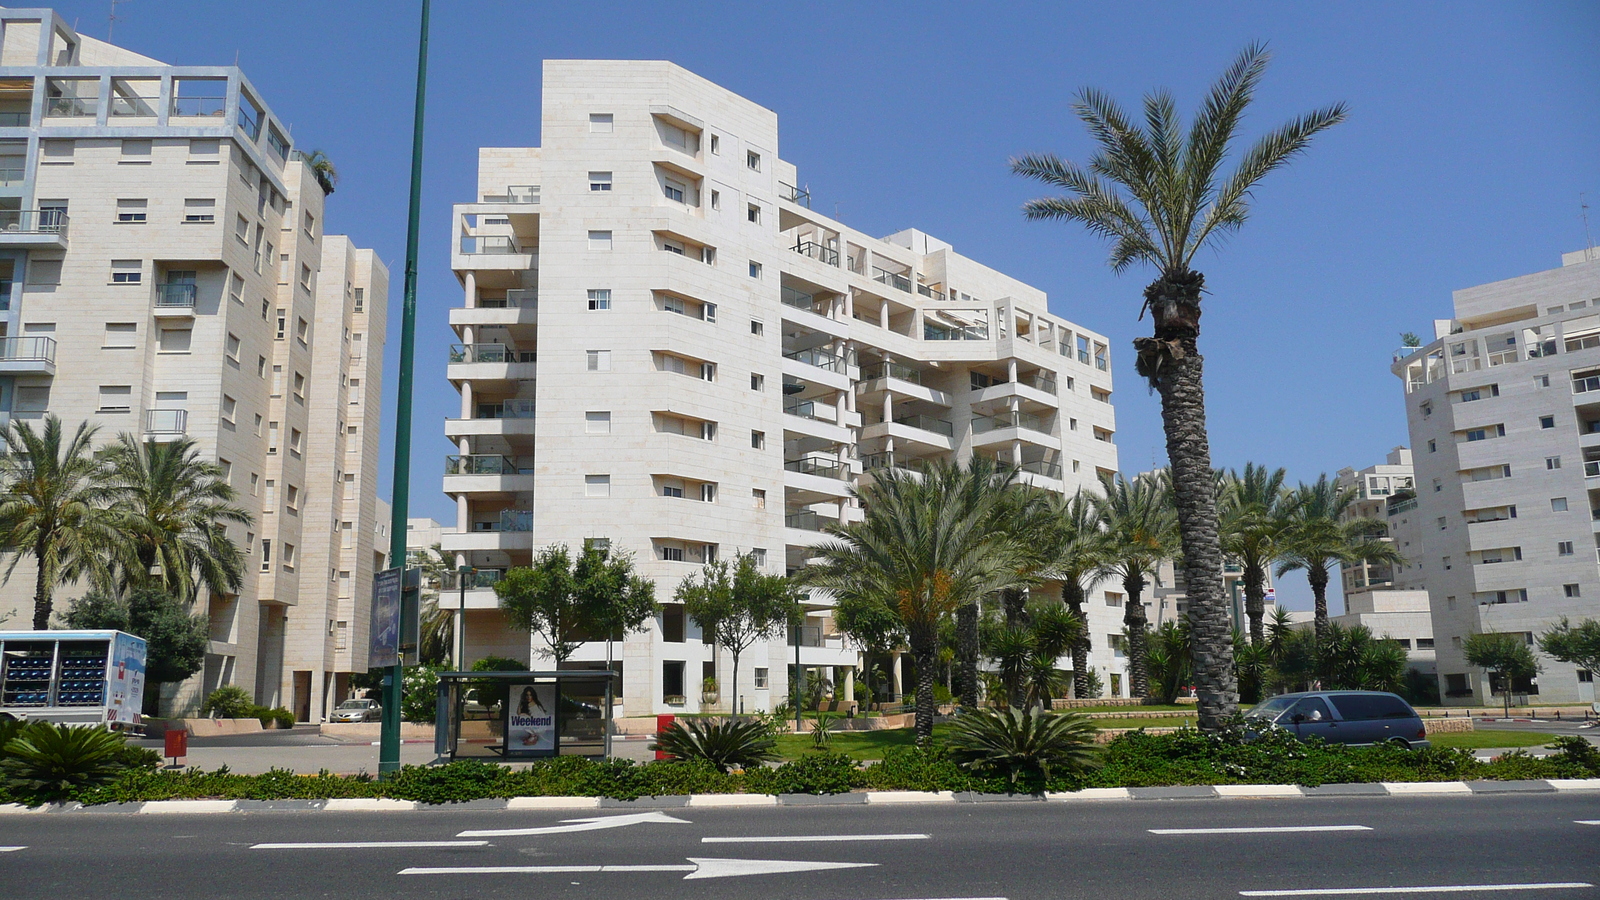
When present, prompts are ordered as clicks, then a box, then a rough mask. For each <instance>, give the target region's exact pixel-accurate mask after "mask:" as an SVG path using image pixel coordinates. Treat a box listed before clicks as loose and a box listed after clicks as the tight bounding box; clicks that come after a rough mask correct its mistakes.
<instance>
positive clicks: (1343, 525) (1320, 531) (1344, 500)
mask: <svg viewBox="0 0 1600 900" xmlns="http://www.w3.org/2000/svg"><path fill="white" fill-rule="evenodd" d="M1355 501H1356V491H1355V489H1353V488H1340V487H1339V484H1338V482H1336V481H1330V480H1329V479H1328V476H1327V475H1326V474H1323V475H1321V476H1319V477H1318V478H1317V483H1316V484H1306V483H1304V482H1301V484H1300V487H1299V488H1297V489H1296V490H1295V492H1294V497H1293V499H1292V500H1291V503H1292V505H1293V513H1292V514H1291V516H1290V518H1289V530H1288V533H1287V534H1286V535H1285V538H1284V545H1283V549H1282V553H1281V556H1280V557H1279V558H1280V560H1281V561H1280V562H1279V563H1278V575H1279V576H1280V577H1281V576H1282V575H1283V574H1284V573H1286V572H1293V571H1295V570H1297V569H1304V570H1305V573H1306V581H1308V582H1309V583H1310V584H1311V596H1312V598H1313V599H1314V600H1315V601H1316V609H1317V612H1316V634H1317V640H1318V642H1321V641H1322V640H1324V639H1325V638H1326V637H1327V636H1328V572H1329V570H1330V569H1332V568H1333V567H1334V566H1337V565H1341V564H1353V563H1358V562H1368V563H1389V564H1391V565H1398V564H1399V563H1401V562H1402V561H1403V560H1404V558H1403V557H1402V556H1401V554H1400V552H1399V551H1398V550H1396V549H1395V547H1394V544H1393V543H1391V542H1389V541H1385V540H1381V539H1379V538H1378V537H1376V536H1375V535H1376V534H1379V533H1381V532H1382V531H1383V527H1384V525H1383V523H1382V522H1379V521H1378V520H1377V519H1373V518H1370V517H1367V516H1355V517H1347V516H1346V515H1345V513H1346V511H1347V510H1349V508H1350V505H1351V504H1352V503H1354V502H1355Z"/></svg>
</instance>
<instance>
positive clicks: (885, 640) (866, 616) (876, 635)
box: [833, 594, 906, 711]
mask: <svg viewBox="0 0 1600 900" xmlns="http://www.w3.org/2000/svg"><path fill="white" fill-rule="evenodd" d="M833 624H834V626H835V627H837V628H838V629H839V631H840V632H842V633H843V634H845V635H846V636H848V637H849V638H850V639H851V640H852V641H854V642H855V643H856V644H857V646H859V647H861V648H862V651H863V655H864V657H865V663H866V664H865V665H863V666H862V667H861V684H862V687H863V688H864V689H865V691H866V694H867V702H866V704H865V705H863V706H862V707H861V708H862V710H863V711H868V710H870V709H871V703H872V702H873V700H875V699H876V698H877V691H876V690H875V688H876V685H875V684H874V682H873V677H872V673H873V666H872V657H873V656H874V655H879V656H883V655H887V654H889V653H890V652H891V651H893V650H894V649H895V648H896V647H902V646H904V645H905V642H906V634H905V627H904V624H903V623H902V622H901V621H900V616H899V615H897V614H896V613H895V611H894V609H893V608H892V607H890V606H889V603H888V602H887V601H886V600H885V599H884V598H882V597H875V596H874V597H869V596H865V595H858V594H846V595H844V596H842V597H840V598H839V599H838V602H837V605H835V606H834V608H833Z"/></svg>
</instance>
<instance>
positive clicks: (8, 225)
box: [0, 209, 70, 250]
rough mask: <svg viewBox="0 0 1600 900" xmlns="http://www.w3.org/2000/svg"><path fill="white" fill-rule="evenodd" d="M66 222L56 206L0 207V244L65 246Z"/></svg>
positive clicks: (44, 247) (41, 247)
mask: <svg viewBox="0 0 1600 900" xmlns="http://www.w3.org/2000/svg"><path fill="white" fill-rule="evenodd" d="M69 224H70V220H69V219H68V218H67V214H66V212H64V211H62V210H58V209H0V248H4V249H7V250H12V249H16V250H65V249H67V226H68V225H69Z"/></svg>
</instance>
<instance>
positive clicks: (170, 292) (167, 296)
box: [156, 283, 195, 309]
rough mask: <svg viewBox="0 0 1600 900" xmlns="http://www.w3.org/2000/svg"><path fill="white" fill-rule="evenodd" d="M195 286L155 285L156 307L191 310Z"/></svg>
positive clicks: (177, 284) (178, 284)
mask: <svg viewBox="0 0 1600 900" xmlns="http://www.w3.org/2000/svg"><path fill="white" fill-rule="evenodd" d="M194 298H195V286H194V285H192V284H180V283H174V284H158V285H156V307H157V308H158V309H173V308H193V307H194Z"/></svg>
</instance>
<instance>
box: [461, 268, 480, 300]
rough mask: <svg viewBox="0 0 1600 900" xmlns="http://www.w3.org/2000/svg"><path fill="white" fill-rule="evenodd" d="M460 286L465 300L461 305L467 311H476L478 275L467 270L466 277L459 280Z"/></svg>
mask: <svg viewBox="0 0 1600 900" xmlns="http://www.w3.org/2000/svg"><path fill="white" fill-rule="evenodd" d="M461 284H462V288H463V290H464V291H465V293H466V298H465V299H464V300H463V301H462V302H463V304H464V305H465V306H466V308H467V309H476V308H477V307H478V273H477V272H474V271H472V270H471V269H468V270H467V273H466V275H465V276H464V277H463V278H462V279H461Z"/></svg>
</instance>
